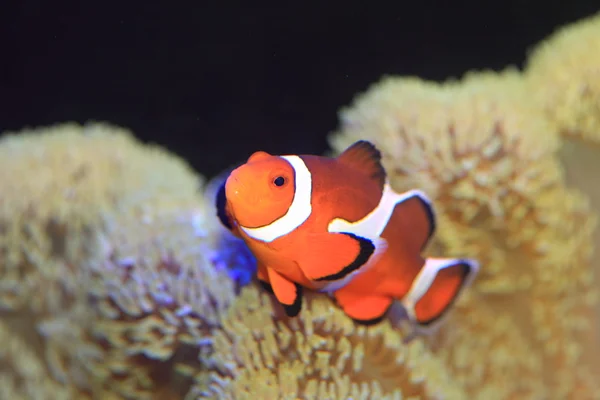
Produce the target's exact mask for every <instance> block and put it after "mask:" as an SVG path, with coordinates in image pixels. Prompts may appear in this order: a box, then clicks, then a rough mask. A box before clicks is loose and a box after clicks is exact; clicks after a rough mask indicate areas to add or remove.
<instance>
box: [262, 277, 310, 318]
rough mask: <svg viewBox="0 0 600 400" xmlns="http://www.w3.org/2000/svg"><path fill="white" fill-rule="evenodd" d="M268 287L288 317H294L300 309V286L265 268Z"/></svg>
mask: <svg viewBox="0 0 600 400" xmlns="http://www.w3.org/2000/svg"><path fill="white" fill-rule="evenodd" d="M267 274H268V276H269V282H270V286H271V288H272V289H273V292H274V293H275V297H277V300H278V301H279V303H281V305H282V306H283V308H284V309H285V313H286V314H287V316H288V317H295V316H296V315H298V313H299V312H300V309H301V308H302V286H300V285H298V284H297V283H295V282H292V281H290V280H288V279H287V278H285V277H284V276H282V275H281V274H280V273H278V272H277V271H275V270H274V269H273V268H268V267H267Z"/></svg>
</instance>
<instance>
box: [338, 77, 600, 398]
mask: <svg viewBox="0 0 600 400" xmlns="http://www.w3.org/2000/svg"><path fill="white" fill-rule="evenodd" d="M527 90H528V89H527V87H526V85H524V84H523V79H522V77H521V76H520V75H519V73H518V72H517V71H515V70H512V69H509V70H506V71H504V72H502V73H498V74H496V73H488V72H485V73H470V74H467V75H466V76H465V78H464V79H462V80H461V81H452V82H446V83H442V84H438V83H432V82H424V81H420V80H418V79H415V78H387V79H384V80H383V81H382V82H380V83H378V84H377V85H375V86H374V87H373V88H371V90H369V91H368V92H367V93H366V94H364V95H362V96H360V97H359V98H358V99H357V100H356V101H355V104H354V105H353V107H352V108H346V109H344V110H343V111H342V112H341V121H342V125H341V128H340V131H339V132H337V133H336V134H335V135H334V136H333V137H332V138H331V142H332V144H333V147H334V149H335V150H336V151H338V152H339V151H342V150H343V149H344V148H345V147H346V146H347V145H349V144H350V143H352V142H353V141H355V140H357V139H368V140H371V141H373V142H374V143H376V144H377V145H378V147H379V148H380V149H381V150H382V153H383V160H384V164H385V166H386V168H387V170H388V172H389V175H390V179H391V183H392V185H393V186H394V187H395V188H396V189H398V190H407V189H409V188H420V189H423V190H425V191H426V192H427V193H428V194H429V195H430V196H431V197H432V198H433V200H434V202H435V206H436V210H437V212H438V218H439V229H438V232H437V239H436V242H435V244H434V246H432V248H431V249H430V252H431V253H432V254H439V255H448V256H452V255H454V256H474V257H477V258H478V259H479V260H480V261H481V263H482V266H483V268H482V271H481V273H480V275H479V277H478V278H477V280H476V282H475V285H474V286H473V288H472V289H471V291H470V292H468V293H467V295H466V296H464V298H463V299H462V300H461V301H459V303H458V304H457V310H455V312H454V313H453V314H452V318H451V321H449V322H450V323H449V324H448V325H447V327H446V328H445V329H443V330H442V331H441V332H440V334H439V335H438V336H436V337H435V339H434V340H433V342H435V348H436V350H437V353H438V354H439V355H440V356H441V357H442V358H443V359H445V360H447V362H448V363H449V365H450V367H451V372H452V373H454V374H455V375H456V377H457V379H459V381H460V382H462V383H463V384H464V385H465V387H466V388H467V389H468V392H469V393H470V395H471V396H473V397H474V398H480V399H491V398H497V399H509V398H540V397H542V398H547V397H550V398H588V397H589V396H591V393H594V390H596V389H598V384H597V383H594V382H591V381H589V380H588V379H587V378H586V377H585V376H589V375H590V370H589V369H588V367H589V365H580V364H581V363H580V362H579V361H580V360H582V358H581V353H582V351H586V350H585V349H584V348H583V347H582V346H581V345H580V344H579V339H580V337H581V336H585V333H586V332H589V330H590V326H589V324H587V325H586V324H585V318H586V317H587V318H588V321H589V315H590V313H589V311H590V310H591V306H592V305H593V304H592V303H594V302H595V294H594V292H593V289H592V288H593V280H592V276H591V274H590V271H591V268H590V245H591V235H592V232H593V229H594V227H595V215H594V214H593V213H592V212H591V210H590V208H589V204H588V202H587V201H586V200H585V198H584V197H582V196H581V195H580V194H579V193H576V192H571V191H567V190H566V189H565V187H564V179H563V172H562V167H561V165H560V163H559V162H558V161H557V159H556V151H557V150H558V148H559V145H560V140H559V138H558V135H557V133H556V132H555V130H554V129H553V127H552V125H551V124H550V123H549V122H547V121H546V120H545V119H544V117H543V114H542V112H541V110H539V109H538V108H536V105H535V104H532V103H531V102H530V101H529V99H528V98H527V94H528V93H527ZM566 276H568V279H565V277H566ZM564 313H566V315H565V314H564ZM582 331H583V332H582ZM588 344H589V342H588ZM484 348H486V349H487V351H485V352H484V351H475V350H473V349H484ZM588 350H590V349H588ZM490 360H491V362H490ZM596 366H597V363H596ZM522 377H527V378H526V379H525V382H524V383H523V384H520V385H514V382H516V381H522ZM540 377H541V378H542V379H539V378H540ZM509 382H510V383H511V384H509ZM581 388H583V389H581ZM580 390H583V392H582V391H580ZM563 394H565V395H566V394H569V395H570V396H571V397H561V395H563ZM576 394H577V395H580V397H573V396H575V395H576ZM555 395H557V397H554V396H555ZM586 396H588V397H586Z"/></svg>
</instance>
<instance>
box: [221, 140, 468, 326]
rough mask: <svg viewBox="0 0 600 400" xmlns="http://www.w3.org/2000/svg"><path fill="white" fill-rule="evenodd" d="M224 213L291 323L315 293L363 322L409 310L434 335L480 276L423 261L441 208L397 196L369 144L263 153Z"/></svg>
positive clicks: (410, 195)
mask: <svg viewBox="0 0 600 400" xmlns="http://www.w3.org/2000/svg"><path fill="white" fill-rule="evenodd" d="M216 208H217V215H218V217H219V219H220V221H221V223H222V224H223V225H224V226H225V227H227V228H228V229H229V230H230V231H231V232H232V233H233V234H234V235H235V236H238V237H240V238H242V239H243V240H244V242H245V243H246V244H247V246H248V248H249V249H250V251H251V252H252V253H253V254H254V256H255V258H256V260H257V272H256V274H257V278H258V281H259V282H260V283H261V284H262V286H263V287H264V288H265V289H266V290H268V291H269V292H270V293H271V294H274V296H275V297H276V299H277V301H278V302H279V303H280V304H281V305H282V306H283V308H284V309H285V312H286V314H287V315H288V316H290V317H294V316H296V315H298V313H299V312H300V310H301V306H302V291H303V288H307V289H310V290H316V291H321V292H328V293H330V294H331V295H332V296H333V297H334V299H335V301H336V303H337V304H338V305H339V306H340V307H341V308H342V310H343V311H344V312H345V313H346V314H347V315H348V316H349V317H350V318H352V319H353V320H354V321H356V322H358V323H361V324H367V325H368V324H374V323H377V322H379V321H381V320H382V319H383V318H384V316H385V314H386V313H387V311H388V310H389V308H390V307H391V305H392V304H393V302H394V301H399V302H400V303H401V304H402V306H403V307H404V309H405V311H406V314H407V315H408V317H409V318H410V319H411V320H412V321H413V322H415V323H416V324H417V326H420V327H423V328H427V327H431V325H432V324H433V323H435V322H436V321H438V320H440V318H441V317H442V316H444V315H445V314H446V311H448V309H449V308H451V306H452V304H453V302H454V301H455V300H456V298H457V296H458V295H459V294H460V293H461V292H462V290H463V289H464V288H465V287H467V286H468V285H469V284H470V282H471V281H472V280H473V278H474V277H475V275H476V274H477V272H478V270H479V264H478V263H477V262H476V261H475V260H472V259H467V258H423V257H422V255H421V253H422V251H423V249H424V248H425V246H426V245H427V244H428V242H429V240H430V238H431V237H432V235H433V234H434V231H435V225H436V220H435V214H434V210H433V206H432V203H431V201H430V200H429V199H428V197H427V196H426V195H425V193H423V192H421V191H419V190H410V191H407V192H404V193H397V192H395V191H394V190H393V189H392V188H391V186H390V184H389V182H388V180H387V176H386V171H385V169H384V168H383V166H382V164H381V153H380V152H379V150H378V149H377V148H376V147H375V146H374V145H373V144H372V143H370V142H368V141H364V140H363V141H358V142H356V143H354V144H353V145H351V146H350V147H348V148H347V149H346V150H345V151H344V152H343V153H341V154H340V155H339V156H337V157H335V158H331V157H322V156H315V155H284V156H275V155H270V154H268V153H266V152H264V151H258V152H255V153H254V154H252V155H251V156H250V158H248V160H247V162H246V163H245V164H242V165H241V166H239V167H237V168H236V169H234V170H233V171H232V172H231V173H230V174H229V176H228V177H227V179H226V180H225V182H224V183H223V185H222V186H221V187H220V189H219V190H218V192H217V195H216Z"/></svg>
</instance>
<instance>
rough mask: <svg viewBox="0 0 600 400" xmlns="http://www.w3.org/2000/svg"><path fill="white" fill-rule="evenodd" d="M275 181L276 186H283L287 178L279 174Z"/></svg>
mask: <svg viewBox="0 0 600 400" xmlns="http://www.w3.org/2000/svg"><path fill="white" fill-rule="evenodd" d="M273 183H274V184H275V186H280V187H281V186H283V185H284V184H285V178H284V177H283V176H278V177H277V178H275V179H273Z"/></svg>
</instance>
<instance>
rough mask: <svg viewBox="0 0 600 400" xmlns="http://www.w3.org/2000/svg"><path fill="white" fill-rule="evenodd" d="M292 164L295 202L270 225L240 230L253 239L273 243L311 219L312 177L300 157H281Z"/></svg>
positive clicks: (242, 227)
mask: <svg viewBox="0 0 600 400" xmlns="http://www.w3.org/2000/svg"><path fill="white" fill-rule="evenodd" d="M281 158H283V159H285V160H287V162H289V163H290V165H291V166H292V168H293V169H294V172H295V175H296V177H295V183H296V188H295V191H294V200H292V204H291V205H290V208H289V209H288V211H287V213H286V214H285V215H284V216H283V217H281V218H279V219H277V220H275V221H273V222H271V223H270V224H269V225H265V226H261V227H258V228H246V227H244V226H241V227H240V228H241V229H242V230H243V231H244V232H245V233H246V234H247V235H248V236H250V237H251V238H253V239H257V240H260V241H263V242H272V241H273V240H275V239H277V238H278V237H281V236H284V235H287V234H288V233H290V232H292V231H293V230H294V229H296V228H297V227H299V226H300V225H302V224H303V223H304V221H306V220H307V219H308V217H310V214H311V212H312V205H311V196H312V176H311V174H310V171H309V170H308V168H306V164H305V163H304V161H303V160H302V159H301V158H300V157H298V156H281Z"/></svg>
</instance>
